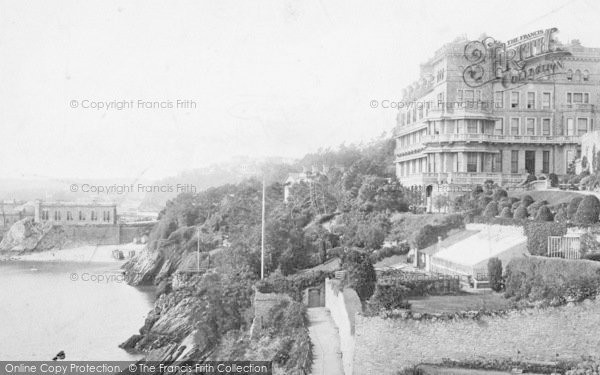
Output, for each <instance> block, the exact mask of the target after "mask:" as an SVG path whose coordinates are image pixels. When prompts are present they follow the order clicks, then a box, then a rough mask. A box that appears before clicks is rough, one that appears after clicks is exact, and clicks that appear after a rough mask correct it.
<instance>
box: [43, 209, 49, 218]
mask: <svg viewBox="0 0 600 375" xmlns="http://www.w3.org/2000/svg"><path fill="white" fill-rule="evenodd" d="M48 219H50V213H49V212H48V210H42V220H48Z"/></svg>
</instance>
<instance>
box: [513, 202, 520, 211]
mask: <svg viewBox="0 0 600 375" xmlns="http://www.w3.org/2000/svg"><path fill="white" fill-rule="evenodd" d="M520 206H521V201H516V202H513V203H512V205H511V209H512V210H513V211H514V210H516V209H517V208H519V207H520Z"/></svg>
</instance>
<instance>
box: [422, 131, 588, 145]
mask: <svg viewBox="0 0 600 375" xmlns="http://www.w3.org/2000/svg"><path fill="white" fill-rule="evenodd" d="M579 140H580V137H579V136H573V135H497V134H475V133H471V134H435V135H427V136H425V137H423V138H422V142H423V143H440V142H449V143H451V142H490V143H527V144H531V143H537V144H564V143H578V142H579Z"/></svg>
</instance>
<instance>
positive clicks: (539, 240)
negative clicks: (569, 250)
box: [525, 221, 567, 255]
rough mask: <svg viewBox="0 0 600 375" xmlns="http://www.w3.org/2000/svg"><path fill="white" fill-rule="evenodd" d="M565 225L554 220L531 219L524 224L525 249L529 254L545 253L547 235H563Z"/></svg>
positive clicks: (565, 229) (546, 249)
mask: <svg viewBox="0 0 600 375" xmlns="http://www.w3.org/2000/svg"><path fill="white" fill-rule="evenodd" d="M566 233H567V227H566V226H564V225H562V224H560V223H555V222H537V221H531V222H527V224H525V236H527V250H528V251H529V253H530V254H531V255H546V254H547V253H548V237H549V236H563V235H565V234H566Z"/></svg>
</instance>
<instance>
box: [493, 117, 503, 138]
mask: <svg viewBox="0 0 600 375" xmlns="http://www.w3.org/2000/svg"><path fill="white" fill-rule="evenodd" d="M494 134H496V135H502V134H504V119H498V120H496V122H495V123H494Z"/></svg>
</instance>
